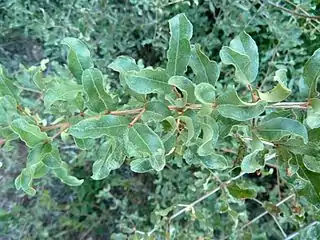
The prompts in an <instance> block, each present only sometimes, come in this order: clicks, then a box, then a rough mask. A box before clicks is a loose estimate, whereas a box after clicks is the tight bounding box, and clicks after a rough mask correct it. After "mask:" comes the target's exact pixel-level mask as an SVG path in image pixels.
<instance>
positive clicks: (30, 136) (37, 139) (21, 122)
mask: <svg viewBox="0 0 320 240" xmlns="http://www.w3.org/2000/svg"><path fill="white" fill-rule="evenodd" d="M10 128H11V129H12V131H14V132H15V133H16V134H18V135H19V137H20V138H21V140H22V141H24V142H25V143H26V144H27V146H28V147H30V148H32V147H35V146H36V145H37V144H39V143H44V142H47V141H49V138H48V136H47V134H46V133H44V132H41V130H40V128H39V127H38V126H37V125H34V124H31V123H30V122H28V121H26V120H25V119H23V118H18V119H15V120H13V121H12V123H11V125H10Z"/></svg>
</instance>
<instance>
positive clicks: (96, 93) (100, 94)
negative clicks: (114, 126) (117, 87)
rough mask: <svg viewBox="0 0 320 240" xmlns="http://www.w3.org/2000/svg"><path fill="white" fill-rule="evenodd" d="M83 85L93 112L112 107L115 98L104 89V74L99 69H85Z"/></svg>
mask: <svg viewBox="0 0 320 240" xmlns="http://www.w3.org/2000/svg"><path fill="white" fill-rule="evenodd" d="M82 86H83V90H84V92H85V93H86V96H87V98H88V106H89V108H90V109H91V110H92V111H93V112H97V113H100V112H102V111H108V110H109V109H110V108H111V107H112V105H113V99H112V98H111V96H110V95H109V94H108V93H107V92H106V91H105V89H104V85H103V75H102V73H101V71H100V70H99V69H97V68H90V69H87V70H85V71H83V73H82Z"/></svg>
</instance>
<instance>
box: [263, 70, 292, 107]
mask: <svg viewBox="0 0 320 240" xmlns="http://www.w3.org/2000/svg"><path fill="white" fill-rule="evenodd" d="M286 73H287V70H286V69H279V70H277V71H276V75H275V77H274V80H275V81H277V82H278V84H277V86H275V87H274V88H273V89H272V90H271V91H269V92H266V93H262V92H260V91H258V94H259V97H260V99H261V100H265V101H267V102H281V101H283V100H285V99H286V98H287V97H288V96H289V95H290V94H291V90H290V89H289V88H287V87H286V86H285V85H284V82H286V81H287V75H286Z"/></svg>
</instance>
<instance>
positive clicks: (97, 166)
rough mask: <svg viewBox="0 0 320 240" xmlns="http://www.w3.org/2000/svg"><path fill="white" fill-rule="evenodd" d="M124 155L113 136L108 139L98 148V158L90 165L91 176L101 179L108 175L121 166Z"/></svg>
mask: <svg viewBox="0 0 320 240" xmlns="http://www.w3.org/2000/svg"><path fill="white" fill-rule="evenodd" d="M125 157H126V156H125V155H124V151H123V148H122V145H121V144H120V143H119V142H117V141H116V140H115V139H114V138H110V139H108V140H107V141H106V142H104V143H103V144H102V145H101V146H100V148H99V151H98V156H97V158H98V159H97V160H96V161H95V162H94V164H93V166H92V176H91V178H92V179H94V180H101V179H104V178H106V177H108V176H109V174H110V172H111V171H112V170H115V169H118V168H120V167H121V165H122V164H123V162H124V160H125Z"/></svg>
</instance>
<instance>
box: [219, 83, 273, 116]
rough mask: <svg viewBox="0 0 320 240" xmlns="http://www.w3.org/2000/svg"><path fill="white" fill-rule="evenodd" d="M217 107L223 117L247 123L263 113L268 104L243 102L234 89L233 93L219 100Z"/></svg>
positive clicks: (230, 92) (264, 102) (263, 102)
mask: <svg viewBox="0 0 320 240" xmlns="http://www.w3.org/2000/svg"><path fill="white" fill-rule="evenodd" d="M217 105H218V106H217V110H218V112H219V113H220V114H221V115H222V116H223V117H226V118H231V119H234V120H237V121H246V120H250V119H252V118H255V117H257V116H259V115H260V114H261V113H263V112H264V110H265V108H266V106H267V102H266V101H258V102H256V103H246V102H243V101H242V100H241V99H240V98H239V96H238V94H237V92H236V90H235V89H234V88H233V89H232V90H231V91H229V92H227V93H226V94H224V95H222V96H220V97H219V98H218V99H217Z"/></svg>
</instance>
